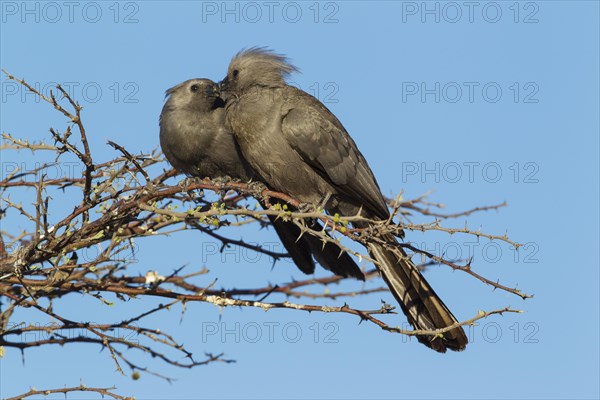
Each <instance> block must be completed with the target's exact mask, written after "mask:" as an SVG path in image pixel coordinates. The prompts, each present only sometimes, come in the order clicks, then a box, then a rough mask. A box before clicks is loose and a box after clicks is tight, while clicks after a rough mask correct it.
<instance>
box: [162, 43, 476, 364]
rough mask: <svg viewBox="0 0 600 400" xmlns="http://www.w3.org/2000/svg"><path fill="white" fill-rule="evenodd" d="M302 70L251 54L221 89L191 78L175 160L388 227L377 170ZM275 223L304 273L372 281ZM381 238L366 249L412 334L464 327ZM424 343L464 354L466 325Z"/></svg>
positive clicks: (182, 102)
mask: <svg viewBox="0 0 600 400" xmlns="http://www.w3.org/2000/svg"><path fill="white" fill-rule="evenodd" d="M296 71H297V69H296V68H295V67H294V66H293V65H291V64H290V63H289V62H288V60H287V59H286V58H285V57H283V56H281V55H278V54H275V53H273V52H271V51H269V50H266V49H263V48H251V49H248V50H244V51H241V52H240V53H238V54H237V55H236V56H235V57H234V58H233V59H232V61H231V63H230V64H229V68H228V71H227V76H226V77H225V78H224V79H223V80H222V81H221V82H220V84H219V85H217V84H215V83H213V82H212V81H210V80H207V79H192V80H189V81H186V82H184V83H182V84H180V85H178V86H175V87H174V88H172V89H169V90H168V91H167V96H168V100H167V102H166V104H165V106H164V108H163V111H162V114H161V117H160V142H161V147H162V149H163V152H164V153H165V155H166V157H167V159H168V160H169V162H171V164H172V165H173V166H174V167H175V168H177V169H178V170H180V171H182V172H185V173H187V174H189V175H193V176H200V177H206V176H208V177H210V178H216V177H220V176H225V175H227V176H230V177H233V178H239V179H242V180H250V179H255V180H259V181H261V182H263V183H264V184H266V185H267V186H268V187H269V188H270V189H272V190H276V191H279V192H283V193H287V194H288V195H290V196H292V197H293V198H295V199H297V200H298V201H300V202H303V203H309V204H320V205H323V206H324V207H325V209H326V210H327V211H328V212H329V213H339V214H340V215H356V214H358V213H360V214H361V215H362V216H364V217H366V218H368V219H371V220H387V219H388V218H389V216H390V214H389V210H388V207H387V205H386V203H385V200H384V198H383V195H382V194H381V190H380V188H379V185H378V184H377V181H376V179H375V177H374V175H373V172H372V171H371V169H370V168H369V165H368V164H367V161H366V160H365V158H364V157H363V155H362V154H361V153H360V151H359V150H358V148H357V146H356V144H355V143H354V141H353V140H352V138H351V137H350V135H349V134H348V132H346V130H345V129H344V127H343V126H342V124H341V122H340V121H339V120H338V119H337V118H336V117H335V116H334V115H333V114H332V113H331V111H329V110H328V109H327V108H326V107H325V106H324V105H323V104H322V103H321V102H320V101H319V100H317V99H316V98H314V97H313V96H311V95H309V94H307V93H305V92H303V91H302V90H300V89H297V88H295V87H292V86H290V85H288V84H287V83H286V78H287V77H288V76H289V75H290V74H291V73H292V72H296ZM271 222H272V223H273V226H274V228H275V230H276V232H277V234H278V235H279V237H280V238H281V241H282V243H283V244H284V246H285V247H286V249H287V250H288V252H289V254H290V256H291V257H292V258H293V260H294V262H295V263H296V264H297V265H298V267H299V268H300V269H301V270H302V271H303V272H306V273H311V272H313V270H314V262H313V261H312V258H313V257H314V258H315V259H316V260H317V261H318V262H319V263H320V264H321V265H322V266H323V267H325V268H327V269H329V270H331V271H332V272H334V273H336V274H338V275H342V276H353V277H356V278H359V279H364V276H363V274H362V272H361V271H360V269H359V268H358V266H357V265H356V264H355V263H354V261H353V260H352V259H351V257H350V256H349V255H348V254H346V253H342V254H341V255H340V250H339V248H337V246H335V245H333V244H330V243H328V244H327V245H326V246H325V247H323V246H322V242H321V241H320V240H318V239H316V238H314V237H312V236H311V235H302V236H300V230H299V228H298V227H296V226H295V225H294V224H292V223H288V222H284V221H281V220H276V219H274V218H273V219H271ZM313 224H315V226H313V228H317V229H318V228H320V226H319V225H318V222H313ZM354 225H355V226H356V227H358V228H366V227H368V226H369V225H368V224H367V223H360V222H356V223H355V224H354ZM298 237H300V239H299V240H298ZM382 239H383V240H385V242H386V244H385V245H384V244H381V243H373V242H372V243H369V244H368V245H367V249H368V251H369V254H370V255H371V257H372V258H374V259H375V260H376V266H377V268H378V269H379V271H380V272H381V275H382V277H383V279H384V280H385V282H386V283H387V285H388V287H389V288H390V291H391V292H392V294H393V295H394V297H395V298H396V300H397V301H398V303H399V304H400V307H401V308H402V311H403V312H404V314H406V316H407V318H408V320H409V322H410V323H411V324H412V326H413V327H414V328H415V329H418V330H436V329H442V328H446V327H448V326H451V325H454V324H456V323H457V320H456V318H455V317H454V316H453V315H452V313H451V312H450V310H448V308H447V307H446V306H445V305H444V303H443V302H442V300H441V299H440V298H439V297H438V296H437V295H436V294H435V292H434V291H433V289H432V288H431V286H430V285H429V284H428V283H427V281H426V280H425V278H424V277H423V276H422V275H421V273H420V271H419V270H418V268H417V267H416V266H415V264H414V263H413V262H412V261H411V259H410V258H409V257H408V255H407V254H406V253H405V252H404V251H403V250H402V248H401V247H400V246H399V245H398V242H397V241H396V238H395V237H394V236H392V235H386V236H384V237H383V238H382ZM391 248H394V249H396V250H397V252H399V253H400V256H397V255H396V254H397V253H394V252H393V251H392V250H391ZM417 338H418V340H419V341H420V342H421V343H423V344H425V345H426V346H428V347H430V348H432V349H434V350H436V351H439V352H445V351H446V349H451V350H463V349H464V348H465V346H466V344H467V342H468V340H467V337H466V335H465V333H464V330H463V329H462V328H461V327H455V328H453V329H451V330H449V331H447V332H444V333H442V334H439V335H419V336H417Z"/></svg>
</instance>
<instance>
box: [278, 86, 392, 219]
mask: <svg viewBox="0 0 600 400" xmlns="http://www.w3.org/2000/svg"><path fill="white" fill-rule="evenodd" d="M292 90H294V92H293V93H292V95H291V96H289V97H288V99H289V101H288V102H287V103H286V107H285V108H284V110H283V112H284V116H283V118H282V123H281V128H282V132H283V135H284V137H285V138H286V140H287V142H288V143H289V145H290V146H291V147H292V148H293V149H294V150H295V151H296V152H297V153H298V154H299V155H300V157H302V159H303V160H304V162H306V163H307V164H308V165H309V166H311V167H312V168H313V169H314V170H315V171H316V172H317V173H319V174H320V175H321V176H322V177H324V178H325V179H326V180H328V181H329V182H330V183H331V184H332V185H333V186H334V187H336V188H337V189H338V190H339V191H340V192H341V193H342V194H344V195H346V196H347V197H349V198H350V199H352V201H353V202H356V204H357V205H362V206H363V208H365V209H367V210H370V211H371V212H372V213H373V214H374V215H376V216H378V217H380V218H382V219H385V218H387V217H388V216H389V211H388V208H387V205H386V203H385V200H384V199H383V196H382V194H381V189H379V185H378V184H377V181H376V180H375V176H374V175H373V172H372V171H371V168H369V165H368V164H367V161H366V160H365V158H364V157H363V155H362V154H361V153H360V151H359V150H358V147H357V146H356V143H354V141H353V140H352V138H351V137H350V135H349V134H348V132H346V129H344V127H343V125H342V124H341V122H340V121H339V120H338V119H337V118H336V117H335V115H333V113H332V112H331V111H329V110H328V109H327V107H325V106H324V105H323V104H322V103H321V102H320V101H319V100H317V99H315V98H314V97H312V96H310V95H309V94H307V93H305V92H302V91H300V90H298V89H295V88H293V89H292Z"/></svg>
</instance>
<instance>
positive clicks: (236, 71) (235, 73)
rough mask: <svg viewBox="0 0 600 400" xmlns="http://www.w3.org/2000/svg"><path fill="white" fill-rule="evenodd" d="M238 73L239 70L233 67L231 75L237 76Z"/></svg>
mask: <svg viewBox="0 0 600 400" xmlns="http://www.w3.org/2000/svg"><path fill="white" fill-rule="evenodd" d="M239 74H240V71H238V70H237V69H234V70H233V72H232V75H233V77H234V78H237V77H238V75H239Z"/></svg>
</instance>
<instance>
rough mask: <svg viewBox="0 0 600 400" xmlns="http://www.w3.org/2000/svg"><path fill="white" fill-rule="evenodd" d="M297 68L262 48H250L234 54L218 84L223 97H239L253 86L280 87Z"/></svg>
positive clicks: (280, 56)
mask: <svg viewBox="0 0 600 400" xmlns="http://www.w3.org/2000/svg"><path fill="white" fill-rule="evenodd" d="M292 72H298V68H296V67H295V66H293V65H292V64H290V62H289V61H288V59H287V58H286V57H285V56H283V55H281V54H277V53H274V52H273V51H271V50H269V49H266V48H264V47H252V48H250V49H246V50H242V51H240V52H239V53H238V54H236V55H235V56H234V57H233V59H232V60H231V62H230V63H229V68H228V69H227V76H226V77H225V78H224V79H223V80H222V81H221V82H220V84H219V85H220V88H221V91H222V92H223V95H224V96H225V97H228V96H229V95H239V94H241V93H243V92H244V91H247V90H249V89H250V88H252V87H253V86H263V87H269V88H272V87H281V86H284V85H285V80H286V78H287V77H288V76H289V75H290V74H291V73H292Z"/></svg>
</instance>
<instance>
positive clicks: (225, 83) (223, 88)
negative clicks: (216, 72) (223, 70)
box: [218, 77, 229, 101]
mask: <svg viewBox="0 0 600 400" xmlns="http://www.w3.org/2000/svg"><path fill="white" fill-rule="evenodd" d="M218 88H219V89H218V90H219V96H221V98H222V99H223V100H225V101H227V97H229V93H228V89H229V78H227V77H225V78H223V80H222V81H221V82H219V84H218Z"/></svg>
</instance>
